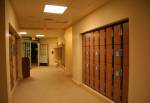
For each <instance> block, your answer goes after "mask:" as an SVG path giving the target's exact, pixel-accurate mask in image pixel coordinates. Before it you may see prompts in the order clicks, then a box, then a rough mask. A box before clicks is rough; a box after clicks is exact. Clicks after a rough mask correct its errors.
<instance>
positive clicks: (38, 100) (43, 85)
mask: <svg viewBox="0 0 150 103" xmlns="http://www.w3.org/2000/svg"><path fill="white" fill-rule="evenodd" d="M12 103H103V102H102V101H101V100H100V99H99V98H97V97H94V96H93V95H91V94H90V93H89V92H87V91H86V90H85V89H83V88H81V87H79V86H77V85H75V84H74V83H73V82H72V81H71V78H70V77H66V76H64V73H63V70H62V69H61V68H55V67H39V68H33V69H31V78H28V79H26V80H23V81H21V82H20V83H19V85H18V86H17V88H16V90H15V92H14V94H13V97H12Z"/></svg>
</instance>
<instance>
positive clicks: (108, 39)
mask: <svg viewBox="0 0 150 103" xmlns="http://www.w3.org/2000/svg"><path fill="white" fill-rule="evenodd" d="M112 34H113V29H112V27H109V28H106V45H112Z"/></svg>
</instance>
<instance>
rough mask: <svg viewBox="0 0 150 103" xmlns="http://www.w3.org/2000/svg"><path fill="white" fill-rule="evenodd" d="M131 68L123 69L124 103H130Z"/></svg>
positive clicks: (125, 67)
mask: <svg viewBox="0 0 150 103" xmlns="http://www.w3.org/2000/svg"><path fill="white" fill-rule="evenodd" d="M128 84H129V66H124V67H123V89H122V103H128Z"/></svg>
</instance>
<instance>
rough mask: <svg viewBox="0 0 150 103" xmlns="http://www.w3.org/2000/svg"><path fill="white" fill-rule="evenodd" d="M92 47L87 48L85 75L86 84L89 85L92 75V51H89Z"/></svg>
mask: <svg viewBox="0 0 150 103" xmlns="http://www.w3.org/2000/svg"><path fill="white" fill-rule="evenodd" d="M89 49H90V47H89V46H86V57H85V58H86V59H85V61H86V67H85V68H86V70H85V71H86V73H85V75H86V76H85V77H86V79H85V80H86V84H87V85H89V82H90V77H89V74H90V51H89Z"/></svg>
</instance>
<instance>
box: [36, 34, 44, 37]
mask: <svg viewBox="0 0 150 103" xmlns="http://www.w3.org/2000/svg"><path fill="white" fill-rule="evenodd" d="M44 36H45V35H41V34H37V35H36V37H44Z"/></svg>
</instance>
